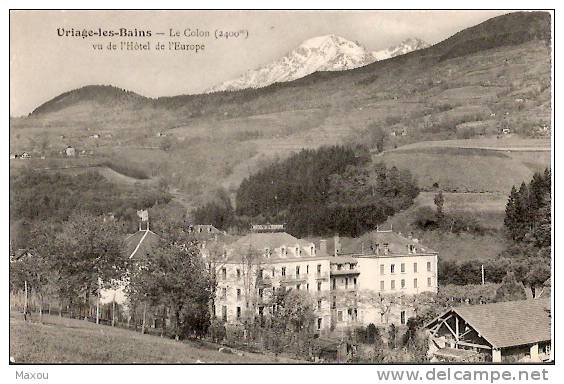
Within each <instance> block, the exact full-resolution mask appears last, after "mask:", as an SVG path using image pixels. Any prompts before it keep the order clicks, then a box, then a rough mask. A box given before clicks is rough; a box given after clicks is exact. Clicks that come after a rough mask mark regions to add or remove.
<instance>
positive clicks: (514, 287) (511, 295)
mask: <svg viewBox="0 0 564 384" xmlns="http://www.w3.org/2000/svg"><path fill="white" fill-rule="evenodd" d="M526 298H527V296H526V294H525V290H524V289H523V284H521V283H519V282H518V281H517V278H516V277H515V274H514V273H513V272H507V274H506V275H505V277H504V278H503V280H502V281H501V286H500V287H499V288H498V289H497V290H496V293H495V297H494V300H495V301H514V300H524V299H526Z"/></svg>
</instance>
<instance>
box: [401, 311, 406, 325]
mask: <svg viewBox="0 0 564 384" xmlns="http://www.w3.org/2000/svg"><path fill="white" fill-rule="evenodd" d="M400 323H401V324H405V311H401V312H400Z"/></svg>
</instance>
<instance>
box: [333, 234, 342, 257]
mask: <svg viewBox="0 0 564 384" xmlns="http://www.w3.org/2000/svg"><path fill="white" fill-rule="evenodd" d="M333 242H334V243H335V256H337V255H338V254H339V253H341V240H339V235H338V234H337V235H335V236H334V237H333Z"/></svg>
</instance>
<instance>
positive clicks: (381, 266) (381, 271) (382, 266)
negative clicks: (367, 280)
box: [380, 264, 384, 275]
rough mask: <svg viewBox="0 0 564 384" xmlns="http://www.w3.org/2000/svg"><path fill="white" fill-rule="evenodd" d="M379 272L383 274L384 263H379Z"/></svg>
mask: <svg viewBox="0 0 564 384" xmlns="http://www.w3.org/2000/svg"><path fill="white" fill-rule="evenodd" d="M380 274H381V275H383V274H384V264H380Z"/></svg>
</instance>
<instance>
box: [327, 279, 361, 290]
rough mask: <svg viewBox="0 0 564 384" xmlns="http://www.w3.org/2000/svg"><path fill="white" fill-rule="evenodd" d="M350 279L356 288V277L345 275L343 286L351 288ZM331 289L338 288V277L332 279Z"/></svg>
mask: <svg viewBox="0 0 564 384" xmlns="http://www.w3.org/2000/svg"><path fill="white" fill-rule="evenodd" d="M349 281H350V282H351V283H352V287H353V288H354V289H356V277H353V278H352V279H350V280H349V278H348V277H345V278H344V279H343V286H344V287H345V289H349ZM331 289H332V290H336V289H337V279H335V278H333V279H331Z"/></svg>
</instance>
